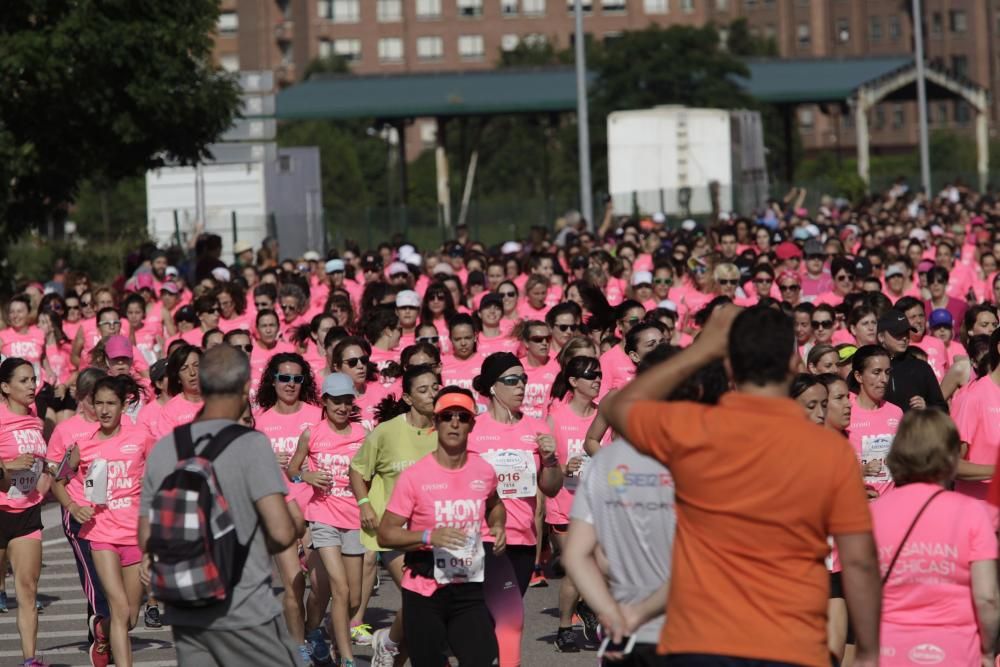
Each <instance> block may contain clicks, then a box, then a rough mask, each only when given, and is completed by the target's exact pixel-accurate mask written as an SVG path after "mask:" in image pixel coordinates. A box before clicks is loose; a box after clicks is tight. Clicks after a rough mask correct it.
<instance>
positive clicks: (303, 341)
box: [296, 314, 337, 379]
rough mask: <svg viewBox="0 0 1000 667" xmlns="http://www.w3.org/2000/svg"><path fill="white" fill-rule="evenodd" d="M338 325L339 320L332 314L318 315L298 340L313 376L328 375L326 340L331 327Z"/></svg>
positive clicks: (301, 352)
mask: <svg viewBox="0 0 1000 667" xmlns="http://www.w3.org/2000/svg"><path fill="white" fill-rule="evenodd" d="M335 326H337V321H336V320H335V319H334V318H333V316H332V315H324V314H320V315H316V316H315V317H313V318H312V320H310V321H309V328H308V329H306V330H305V331H303V330H302V329H301V328H300V329H299V331H300V332H301V333H302V335H300V336H299V337H298V340H297V341H296V342H297V343H298V347H299V354H301V355H302V358H303V359H305V360H306V363H307V364H309V367H310V368H312V371H313V376H314V377H316V378H317V379H318V378H322V377H324V376H325V375H326V349H325V347H324V341H325V340H326V334H327V332H328V331H330V329H332V328H333V327H335Z"/></svg>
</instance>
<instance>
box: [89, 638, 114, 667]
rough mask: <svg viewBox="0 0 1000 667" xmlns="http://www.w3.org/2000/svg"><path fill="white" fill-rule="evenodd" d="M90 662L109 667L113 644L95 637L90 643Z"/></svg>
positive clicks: (96, 665) (100, 666)
mask: <svg viewBox="0 0 1000 667" xmlns="http://www.w3.org/2000/svg"><path fill="white" fill-rule="evenodd" d="M90 664H91V665H93V667H108V665H110V664H111V644H109V643H108V642H107V640H102V639H94V643H93V644H91V645H90Z"/></svg>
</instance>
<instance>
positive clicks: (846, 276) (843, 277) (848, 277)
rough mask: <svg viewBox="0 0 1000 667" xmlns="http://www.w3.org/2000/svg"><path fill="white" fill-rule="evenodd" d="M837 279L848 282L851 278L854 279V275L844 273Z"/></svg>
mask: <svg viewBox="0 0 1000 667" xmlns="http://www.w3.org/2000/svg"><path fill="white" fill-rule="evenodd" d="M836 280H837V282H838V283H844V282H847V281H849V280H854V276H853V275H846V274H843V273H842V274H840V275H839V276H837V278H836Z"/></svg>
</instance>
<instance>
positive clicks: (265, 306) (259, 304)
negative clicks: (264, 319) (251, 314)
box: [253, 301, 271, 310]
mask: <svg viewBox="0 0 1000 667" xmlns="http://www.w3.org/2000/svg"><path fill="white" fill-rule="evenodd" d="M253 305H254V307H255V308H256V309H257V310H271V304H269V303H268V302H267V301H254V302H253Z"/></svg>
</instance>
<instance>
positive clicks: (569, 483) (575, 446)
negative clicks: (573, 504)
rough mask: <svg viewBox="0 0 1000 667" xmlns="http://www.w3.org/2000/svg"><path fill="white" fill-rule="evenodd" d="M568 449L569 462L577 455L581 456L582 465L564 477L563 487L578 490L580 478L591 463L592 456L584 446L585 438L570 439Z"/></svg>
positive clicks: (568, 489)
mask: <svg viewBox="0 0 1000 667" xmlns="http://www.w3.org/2000/svg"><path fill="white" fill-rule="evenodd" d="M566 449H567V452H566V453H567V458H566V460H567V462H568V461H572V460H573V459H575V458H576V457H580V458H581V459H582V460H581V461H580V467H579V468H577V470H576V472H575V473H573V474H572V475H567V476H566V477H565V478H564V479H563V488H565V489H566V490H567V491H576V487H577V486H579V485H580V478H581V477H583V471H584V470H586V469H587V464H588V463H590V456H588V455H587V450H585V449H584V448H583V440H579V439H577V438H573V439H572V440H570V441H569V446H568V447H567V448H566Z"/></svg>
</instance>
